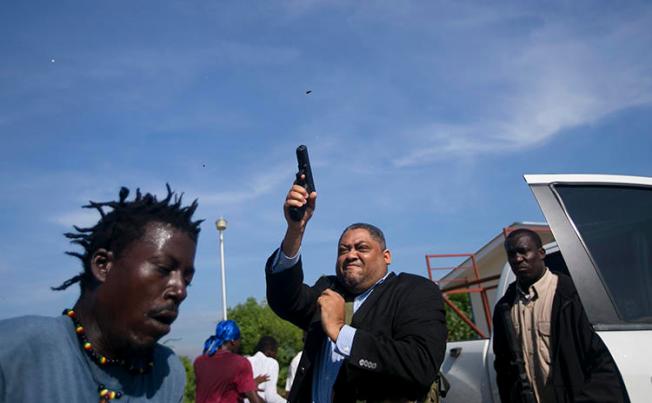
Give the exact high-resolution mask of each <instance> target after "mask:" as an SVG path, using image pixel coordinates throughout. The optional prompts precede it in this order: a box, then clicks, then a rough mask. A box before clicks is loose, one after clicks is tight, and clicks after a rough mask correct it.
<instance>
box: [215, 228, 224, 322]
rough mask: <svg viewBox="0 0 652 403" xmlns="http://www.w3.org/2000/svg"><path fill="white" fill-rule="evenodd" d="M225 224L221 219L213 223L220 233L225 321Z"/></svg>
mask: <svg viewBox="0 0 652 403" xmlns="http://www.w3.org/2000/svg"><path fill="white" fill-rule="evenodd" d="M226 225H227V222H226V220H225V219H224V218H223V217H220V218H219V219H218V220H217V221H215V228H217V231H218V232H219V233H220V267H221V270H222V319H223V320H226V276H225V274H224V230H225V229H226Z"/></svg>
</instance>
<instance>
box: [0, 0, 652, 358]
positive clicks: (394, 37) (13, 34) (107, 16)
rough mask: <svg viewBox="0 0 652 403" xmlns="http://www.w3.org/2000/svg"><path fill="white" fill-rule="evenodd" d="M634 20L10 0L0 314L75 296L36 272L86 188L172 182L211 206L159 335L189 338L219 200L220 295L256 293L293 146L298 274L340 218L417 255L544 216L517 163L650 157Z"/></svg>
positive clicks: (534, 12)
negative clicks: (298, 175) (171, 320)
mask: <svg viewBox="0 0 652 403" xmlns="http://www.w3.org/2000/svg"><path fill="white" fill-rule="evenodd" d="M650 27H652V5H650V4H649V3H646V2H607V1H605V2H594V1H572V2H546V4H545V5H542V4H541V3H540V2H521V1H518V2H460V1H436V2H433V1H427V2H426V1H422V2H421V1H406V2H390V1H369V2H352V1H346V2H345V1H320V0H307V1H294V0H286V1H282V0H280V1H275V2H269V1H251V2H237V1H201V2H182V1H165V2H159V1H156V2H155V1H139V2H126V1H112V2H104V3H99V2H93V3H89V2H81V1H58V2H51V1H41V2H35V1H5V2H3V3H2V5H0V37H1V38H3V39H2V40H1V41H0V54H1V55H2V56H1V57H0V93H1V94H2V97H0V136H1V137H0V138H1V143H2V147H0V156H1V158H0V167H1V169H0V185H1V188H2V189H3V191H2V192H0V206H1V207H2V208H1V209H0V277H1V278H2V279H3V280H4V281H3V283H4V291H3V293H2V294H1V295H0V302H1V303H0V318H6V317H11V316H16V315H22V314H45V315H57V314H59V312H60V311H61V310H62V309H63V308H64V307H70V306H72V304H73V303H74V301H75V299H76V297H77V295H78V291H77V288H76V287H73V288H71V289H70V290H67V291H65V292H59V293H56V292H51V291H50V290H49V286H51V285H56V284H59V283H60V282H61V281H63V280H65V279H67V278H68V277H70V276H71V275H73V274H75V273H76V272H77V271H79V270H80V267H79V263H78V261H76V260H75V259H73V258H70V257H67V256H66V255H64V254H63V252H64V251H66V250H71V248H72V246H70V245H69V244H68V243H67V241H66V239H65V238H64V237H63V236H62V233H64V232H67V231H69V230H70V229H71V226H72V225H73V224H77V225H89V224H93V223H94V222H95V221H96V220H97V216H96V214H94V213H93V212H92V211H86V210H82V209H81V208H80V206H81V205H82V204H85V203H86V202H87V201H88V200H109V199H114V198H115V197H117V193H118V190H119V188H120V186H123V185H124V186H128V187H130V188H135V187H140V188H141V189H143V190H144V191H149V192H154V193H157V194H162V193H163V192H164V189H165V183H166V182H169V183H170V184H171V185H172V187H173V188H174V189H176V190H179V191H182V192H185V194H186V197H187V198H188V199H189V200H190V199H193V198H199V202H200V208H199V210H198V213H197V217H199V218H205V219H206V222H205V223H204V224H203V226H202V233H201V235H200V241H199V246H198V253H197V259H196V262H195V263H196V267H197V274H196V277H195V281H194V284H193V286H192V288H191V289H190V296H189V297H188V299H187V301H186V302H185V303H184V305H183V307H182V313H181V316H180V318H179V319H178V320H177V322H176V324H175V325H174V330H173V332H172V333H171V334H170V335H169V338H171V339H173V340H172V341H171V344H173V345H174V347H175V348H176V349H177V350H178V351H179V352H181V353H183V354H188V355H191V356H192V355H196V354H197V353H199V351H200V348H201V344H202V342H203V340H204V339H205V338H206V337H207V336H208V334H209V333H210V332H212V330H213V327H214V324H215V323H216V321H217V320H219V319H220V315H221V314H220V312H221V306H220V298H221V296H220V281H219V274H218V273H219V248H218V237H217V231H216V230H215V227H214V225H213V222H214V221H215V219H217V218H218V217H219V216H220V215H223V216H224V217H226V218H227V220H228V221H229V224H230V225H229V228H228V229H227V231H226V233H225V238H226V246H225V248H226V267H227V286H228V292H227V294H228V303H229V305H231V306H232V305H235V304H237V303H239V302H242V301H244V300H245V299H246V298H247V297H249V296H254V297H256V298H258V299H260V298H263V297H264V287H265V286H264V278H263V264H264V262H265V259H266V258H267V256H268V255H269V254H270V253H271V252H272V250H273V249H274V248H275V247H276V246H277V245H278V244H279V242H280V240H281V237H282V236H283V232H284V221H283V218H282V212H281V205H282V202H283V199H284V195H285V193H286V191H287V189H288V187H289V185H290V183H291V181H292V179H293V177H294V171H295V169H296V162H295V159H294V149H295V148H296V146H297V145H299V144H307V145H308V147H309V150H310V154H311V159H312V162H313V169H314V174H315V179H316V184H317V188H318V191H319V200H318V209H317V211H316V214H315V216H314V218H313V220H312V222H311V223H310V227H309V229H308V231H307V235H306V238H305V243H304V261H305V264H306V266H307V269H306V278H307V280H308V281H309V282H312V281H314V280H315V279H316V278H317V277H318V276H319V275H321V274H330V273H332V272H333V270H334V260H335V251H336V246H335V244H336V241H337V237H338V236H339V232H340V231H341V229H342V228H344V227H345V226H346V225H348V224H350V223H352V222H355V221H368V222H372V223H375V224H376V225H378V226H380V227H381V228H383V229H384V231H385V233H386V235H387V238H388V244H389V247H390V248H391V249H392V251H393V255H394V263H393V265H392V268H393V270H395V271H407V272H413V273H419V274H423V275H425V274H426V269H425V259H424V255H425V254H427V253H451V252H470V251H475V250H477V249H478V248H479V247H480V246H481V245H482V244H483V243H484V242H486V241H488V240H489V239H490V238H491V237H492V236H494V235H495V234H497V233H498V232H499V231H500V230H501V229H502V227H504V226H506V225H508V224H510V223H511V222H514V221H540V220H542V215H541V213H540V211H539V209H538V206H537V205H536V203H535V201H534V199H533V198H532V196H531V193H530V191H529V189H528V188H527V186H526V185H525V183H524V181H523V179H522V175H523V174H524V173H610V174H629V175H643V176H650V172H651V168H652V159H651V158H650V151H651V150H652V135H651V129H650V128H651V127H652V113H651V112H652V74H651V72H652V28H650ZM306 90H312V93H311V94H308V95H307V94H306V93H305V92H306ZM72 249H74V248H72Z"/></svg>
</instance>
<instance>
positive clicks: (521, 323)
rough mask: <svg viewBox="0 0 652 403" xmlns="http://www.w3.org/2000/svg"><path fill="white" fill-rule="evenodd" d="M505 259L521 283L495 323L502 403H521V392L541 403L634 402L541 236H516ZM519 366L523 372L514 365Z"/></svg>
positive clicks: (511, 291) (527, 232)
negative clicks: (550, 263)
mask: <svg viewBox="0 0 652 403" xmlns="http://www.w3.org/2000/svg"><path fill="white" fill-rule="evenodd" d="M505 251H506V252H507V259H508V261H509V264H510V266H511V268H512V271H513V272H514V274H515V275H516V281H515V282H513V283H512V284H510V285H509V287H508V289H507V292H506V293H505V295H504V296H503V297H502V298H501V299H500V300H499V301H498V304H496V308H495V311H494V316H493V323H494V346H493V348H494V352H495V355H496V359H495V363H494V365H495V368H496V378H497V384H498V389H499V392H500V398H501V400H502V402H503V403H507V402H520V401H522V400H521V398H520V395H521V394H522V391H523V390H529V391H531V395H533V398H534V401H536V402H541V403H548V402H557V403H562V402H610V403H614V402H629V398H628V396H627V392H626V390H625V387H624V385H623V383H622V379H621V377H620V374H619V372H618V369H617V367H616V364H615V363H614V361H613V359H612V357H611V355H610V354H609V351H608V350H607V348H606V346H605V345H604V343H603V342H602V340H601V339H600V337H599V336H598V335H597V334H596V333H595V331H594V330H593V327H592V326H591V323H589V321H588V318H587V317H586V314H585V312H584V308H583V307H582V302H581V301H580V299H579V296H578V294H577V291H576V290H575V286H574V285H573V282H572V281H571V279H570V278H569V277H568V276H565V275H563V274H555V273H552V272H551V271H550V270H549V269H548V268H547V267H546V266H545V263H544V260H543V259H544V257H545V256H546V252H545V250H544V249H543V245H542V243H541V238H540V237H539V235H538V234H537V233H536V232H534V231H531V230H529V229H518V230H516V231H514V232H512V233H510V234H509V235H508V236H507V239H506V240H505ZM510 339H511V340H514V343H510V342H509V340H510ZM510 344H512V345H515V346H516V349H512V348H510ZM513 350H516V351H513ZM519 361H521V362H523V365H520V368H519V366H517V365H515V363H518V362H519ZM523 372H524V374H523ZM521 375H523V376H522V378H520V377H521ZM519 379H522V380H523V382H521V381H520V380H519ZM526 393H527V392H526Z"/></svg>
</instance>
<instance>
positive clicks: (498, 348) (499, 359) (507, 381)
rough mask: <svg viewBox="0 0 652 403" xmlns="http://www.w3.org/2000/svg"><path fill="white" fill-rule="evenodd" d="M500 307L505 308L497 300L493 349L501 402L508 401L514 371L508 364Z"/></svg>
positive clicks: (508, 357)
mask: <svg viewBox="0 0 652 403" xmlns="http://www.w3.org/2000/svg"><path fill="white" fill-rule="evenodd" d="M500 309H505V308H503V307H502V304H501V303H500V301H499V303H498V304H496V308H495V309H494V315H493V328H494V338H493V350H494V356H495V357H494V369H495V370H496V385H497V386H498V393H499V394H500V400H501V402H503V403H509V402H510V395H511V391H512V388H513V386H514V382H515V379H516V374H515V373H514V368H513V367H512V365H511V364H510V362H511V353H510V352H509V348H508V346H507V337H506V336H505V324H504V322H503V321H502V319H501V317H502V314H501V312H500V311H499V310H500Z"/></svg>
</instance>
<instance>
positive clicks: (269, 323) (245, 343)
mask: <svg viewBox="0 0 652 403" xmlns="http://www.w3.org/2000/svg"><path fill="white" fill-rule="evenodd" d="M228 317H229V319H233V320H235V321H236V323H237V324H238V326H239V327H240V333H241V337H242V354H245V355H251V354H253V352H254V348H255V347H256V344H257V343H258V339H260V337H261V336H272V337H274V338H275V339H276V340H278V343H279V348H278V357H277V360H278V364H279V377H278V379H279V385H280V386H281V388H284V387H285V379H286V378H287V368H288V365H289V364H290V361H292V358H293V357H294V356H295V355H296V354H297V353H298V352H299V351H301V349H302V348H303V333H302V331H301V329H299V328H298V327H296V326H294V325H293V324H291V323H290V322H286V321H284V320H283V319H281V318H279V317H278V316H277V315H276V314H275V313H274V311H272V309H271V308H270V307H269V306H268V305H267V303H266V302H264V301H261V302H258V301H256V299H255V298H248V299H247V300H246V301H245V302H244V303H242V304H238V305H236V306H235V307H233V308H229V310H228ZM279 385H277V386H279Z"/></svg>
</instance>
